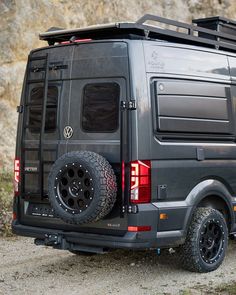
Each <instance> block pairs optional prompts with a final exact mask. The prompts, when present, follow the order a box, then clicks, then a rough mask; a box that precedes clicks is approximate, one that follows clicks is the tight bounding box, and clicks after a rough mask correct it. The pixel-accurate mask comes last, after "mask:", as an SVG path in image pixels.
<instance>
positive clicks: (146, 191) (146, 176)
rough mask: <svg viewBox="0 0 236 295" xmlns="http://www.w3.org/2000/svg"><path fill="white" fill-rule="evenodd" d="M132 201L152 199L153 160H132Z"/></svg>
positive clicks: (137, 202) (143, 201) (147, 201)
mask: <svg viewBox="0 0 236 295" xmlns="http://www.w3.org/2000/svg"><path fill="white" fill-rule="evenodd" d="M130 168H131V178H130V186H131V191H130V201H131V202H132V203H135V204H140V203H149V202H150V201H151V162H150V161H133V162H131V167H130Z"/></svg>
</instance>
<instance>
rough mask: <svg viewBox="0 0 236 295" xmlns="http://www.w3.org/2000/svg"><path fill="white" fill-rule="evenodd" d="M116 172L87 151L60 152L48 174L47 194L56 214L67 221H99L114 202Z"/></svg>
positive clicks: (101, 158)
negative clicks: (60, 154)
mask: <svg viewBox="0 0 236 295" xmlns="http://www.w3.org/2000/svg"><path fill="white" fill-rule="evenodd" d="M116 192H117V184H116V176H115V174H114V171H113V169H112V167H111V165H110V164H109V162H108V161H107V160H106V159H105V158H104V157H103V156H101V155H99V154H97V153H94V152H90V151H78V152H76V151H75V152H70V153H67V154H64V155H63V156H61V157H60V158H59V159H58V160H57V161H56V162H55V163H54V164H53V166H52V168H51V171H50V173H49V176H48V197H49V200H50V203H51V206H52V207H53V209H54V211H55V213H56V215H57V216H58V217H59V218H61V219H62V220H63V221H65V222H67V223H70V224H77V225H80V224H86V223H90V222H95V221H98V220H100V219H102V218H104V217H105V216H106V215H108V214H109V213H110V211H111V210H112V208H113V206H114V204H115V202H116Z"/></svg>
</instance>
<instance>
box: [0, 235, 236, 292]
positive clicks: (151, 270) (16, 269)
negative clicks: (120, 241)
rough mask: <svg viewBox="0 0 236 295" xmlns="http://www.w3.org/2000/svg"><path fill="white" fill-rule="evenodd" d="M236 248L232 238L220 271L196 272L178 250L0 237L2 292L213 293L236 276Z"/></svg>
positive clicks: (0, 284)
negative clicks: (89, 247)
mask: <svg viewBox="0 0 236 295" xmlns="http://www.w3.org/2000/svg"><path fill="white" fill-rule="evenodd" d="M235 250H236V243H235V242H230V246H229V249H228V253H227V257H226V259H225V262H224V264H223V265H222V266H221V267H220V268H219V269H218V270H217V271H214V272H212V273H209V274H196V273H190V272H187V271H184V270H182V269H181V266H180V265H178V263H177V257H176V254H169V253H168V252H167V251H163V253H162V254H161V256H157V255H156V253H155V252H154V251H138V252H133V251H123V250H116V251H113V252H110V253H107V254H103V255H95V256H90V257H85V256H76V255H73V254H71V253H69V252H67V251H59V250H54V249H51V248H48V247H41V246H40V247H39V246H35V245H34V244H33V240H32V239H29V238H19V237H17V238H15V237H14V238H9V239H0V294H1V295H2V294H4V295H5V294H57V295H60V294H63V295H65V294H83V295H84V294H86V295H90V294H93V295H94V294H96V295H106V294H122V295H123V294H124V295H126V294H127V295H130V294H135V295H136V294H137V295H139V294H140V295H141V294H148V295H149V294H150V295H151V294H155V295H156V294H190V293H189V291H188V290H191V294H209V290H210V289H211V290H212V288H215V287H217V286H219V285H220V284H223V283H228V282H232V281H233V280H234V279H235V272H236V255H235ZM213 293H214V292H213ZM213 293H212V294H213Z"/></svg>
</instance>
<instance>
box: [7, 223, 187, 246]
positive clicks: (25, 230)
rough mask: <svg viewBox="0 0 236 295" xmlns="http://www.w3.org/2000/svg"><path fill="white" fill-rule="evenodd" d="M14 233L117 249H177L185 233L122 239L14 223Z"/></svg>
mask: <svg viewBox="0 0 236 295" xmlns="http://www.w3.org/2000/svg"><path fill="white" fill-rule="evenodd" d="M12 231H13V233H15V234H17V235H21V236H27V237H32V238H35V239H40V240H42V241H43V240H45V239H46V237H47V236H48V235H56V236H60V237H61V239H62V240H64V241H65V242H66V243H69V244H76V245H81V246H88V247H89V246H94V247H102V248H116V249H118V248H126V249H150V248H167V247H176V246H178V245H180V244H182V243H184V232H183V231H182V230H176V231H162V232H158V233H154V232H137V233H136V232H127V233H126V234H125V235H124V236H122V237H120V236H110V235H100V234H91V233H78V232H66V231H60V230H55V229H48V228H41V227H32V226H26V225H22V224H19V223H18V222H17V221H14V222H13V224H12ZM61 249H64V248H63V246H61Z"/></svg>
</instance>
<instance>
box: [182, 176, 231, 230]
mask: <svg viewBox="0 0 236 295" xmlns="http://www.w3.org/2000/svg"><path fill="white" fill-rule="evenodd" d="M232 201H233V199H232V195H231V194H230V192H229V190H228V189H227V187H226V186H225V185H224V184H223V183H222V182H220V181H219V180H215V179H208V180H204V181H202V182H200V183H198V184H197V185H196V186H195V187H194V188H193V189H192V190H191V192H190V193H189V194H188V196H187V198H186V203H187V204H188V205H189V206H190V207H191V210H190V212H189V214H188V216H187V222H186V225H187V226H186V231H187V229H188V227H189V224H190V222H191V220H192V217H193V213H194V211H195V210H196V208H199V207H205V208H213V209H216V210H219V211H220V212H221V213H222V214H223V215H224V217H225V218H226V221H227V224H228V229H229V232H230V231H231V229H232V227H233V224H234V222H235V217H234V212H233V205H232Z"/></svg>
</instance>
